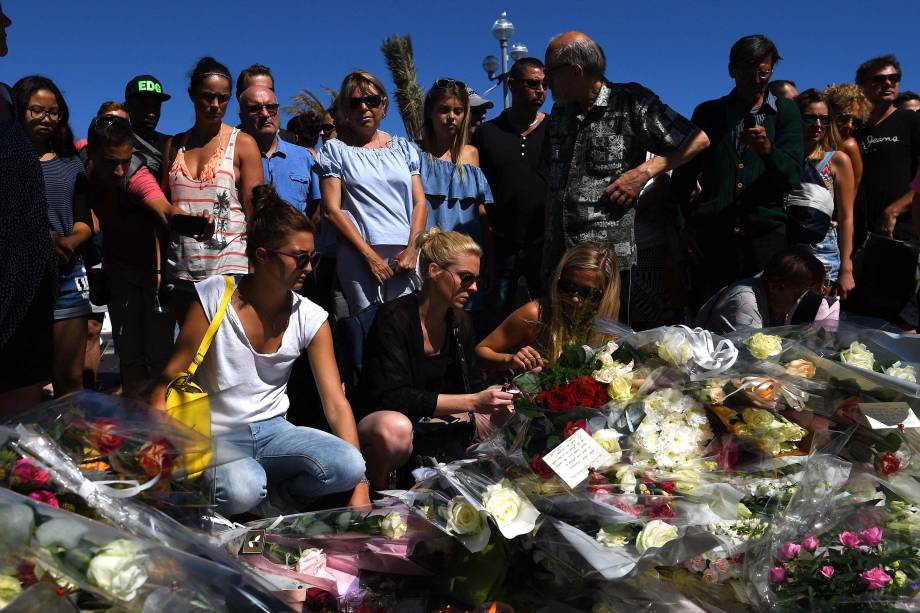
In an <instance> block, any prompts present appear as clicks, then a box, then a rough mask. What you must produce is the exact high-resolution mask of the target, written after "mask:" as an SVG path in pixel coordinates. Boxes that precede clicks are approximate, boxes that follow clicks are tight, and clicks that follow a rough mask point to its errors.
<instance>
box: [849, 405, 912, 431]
mask: <svg viewBox="0 0 920 613" xmlns="http://www.w3.org/2000/svg"><path fill="white" fill-rule="evenodd" d="M859 410H860V411H862V415H863V422H864V423H865V424H866V425H867V426H868V427H869V428H872V429H873V430H889V429H892V428H898V427H901V426H902V425H903V427H905V428H920V420H918V419H917V416H916V415H915V414H914V412H913V410H912V409H911V408H910V405H909V404H907V403H906V402H860V403H859Z"/></svg>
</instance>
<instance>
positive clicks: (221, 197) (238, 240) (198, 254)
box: [167, 128, 249, 281]
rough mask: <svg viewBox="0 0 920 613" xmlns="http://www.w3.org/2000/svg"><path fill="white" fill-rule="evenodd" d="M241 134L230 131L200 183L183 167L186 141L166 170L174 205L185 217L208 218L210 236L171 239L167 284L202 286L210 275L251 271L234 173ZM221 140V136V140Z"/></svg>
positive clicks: (243, 218) (243, 216) (204, 170)
mask: <svg viewBox="0 0 920 613" xmlns="http://www.w3.org/2000/svg"><path fill="white" fill-rule="evenodd" d="M239 133H240V131H239V129H237V128H233V131H232V132H231V133H230V136H229V139H228V140H227V142H226V145H223V146H222V147H218V150H217V151H216V152H215V154H214V157H213V158H212V159H211V160H210V161H209V162H208V164H206V165H205V166H204V168H202V169H201V171H200V176H199V178H198V179H194V178H191V177H190V174H191V173H189V171H188V168H187V167H186V165H185V139H183V143H182V146H181V147H180V148H179V151H178V152H177V153H176V160H175V162H174V163H173V165H172V168H170V170H169V188H170V193H171V195H172V202H173V204H175V205H176V206H177V207H179V208H181V209H183V210H184V211H186V212H187V213H188V214H189V215H198V214H200V213H201V212H202V211H208V212H209V213H211V215H212V216H213V217H214V235H213V236H212V237H211V238H210V239H208V240H206V241H198V240H195V239H194V238H192V237H190V236H181V235H173V239H172V243H171V245H170V253H169V262H168V265H167V276H168V278H170V279H183V280H185V281H200V280H202V279H206V278H207V277H210V276H213V275H236V274H246V273H248V272H249V260H248V259H247V258H246V216H245V214H244V213H243V206H242V204H240V198H239V194H238V193H237V189H236V176H235V174H234V172H233V152H234V149H235V147H236V138H237V136H238V135H239ZM185 138H187V135H186V137H185ZM223 139H224V136H223V134H222V135H221V141H223Z"/></svg>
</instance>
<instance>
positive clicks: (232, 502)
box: [214, 417, 364, 515]
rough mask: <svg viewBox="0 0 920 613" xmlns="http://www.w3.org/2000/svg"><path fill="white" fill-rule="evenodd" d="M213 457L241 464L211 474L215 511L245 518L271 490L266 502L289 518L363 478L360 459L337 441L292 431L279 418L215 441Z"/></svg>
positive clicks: (325, 434) (320, 434) (305, 430)
mask: <svg viewBox="0 0 920 613" xmlns="http://www.w3.org/2000/svg"><path fill="white" fill-rule="evenodd" d="M217 438H218V439H219V440H218V442H217V448H218V452H217V456H218V458H220V456H221V449H222V448H223V449H226V450H227V451H226V452H225V453H229V454H236V456H230V457H238V456H239V455H240V454H241V455H243V456H249V457H243V458H242V459H238V460H234V461H232V462H229V463H227V464H223V465H221V466H218V467H217V468H216V469H215V471H214V485H215V495H216V501H217V511H218V512H219V513H221V514H223V515H239V514H240V513H245V512H247V511H249V510H251V509H253V508H254V507H256V506H257V505H258V504H259V503H260V502H262V501H263V500H264V499H265V497H266V496H267V495H269V490H271V492H270V494H271V502H272V503H273V504H274V505H275V506H277V507H279V508H281V509H283V510H284V511H287V512H290V510H291V509H292V508H293V509H300V508H302V507H303V506H304V505H306V504H308V503H309V502H310V501H311V500H313V499H315V498H318V497H319V496H325V495H326V494H334V493H337V492H344V491H347V490H350V489H352V488H353V487H354V486H355V485H357V483H358V481H360V480H361V477H362V476H363V475H364V458H363V457H361V453H360V452H359V451H358V450H357V449H355V448H354V447H353V446H352V445H350V444H348V443H347V442H345V441H343V440H342V439H340V438H339V437H337V436H334V435H332V434H329V433H328V432H323V431H322V430H314V429H313V428H304V427H301V426H295V425H294V424H292V423H291V422H289V421H288V420H286V419H285V418H284V417H273V418H271V419H266V420H265V421H260V422H255V423H251V424H247V425H245V426H243V427H241V428H239V429H236V430H233V431H232V432H229V433H226V434H221V435H219V437H217Z"/></svg>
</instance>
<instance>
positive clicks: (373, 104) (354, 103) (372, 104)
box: [348, 94, 383, 110]
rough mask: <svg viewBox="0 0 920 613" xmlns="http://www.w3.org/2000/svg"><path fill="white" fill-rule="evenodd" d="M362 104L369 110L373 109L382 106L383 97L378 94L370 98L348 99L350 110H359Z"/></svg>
mask: <svg viewBox="0 0 920 613" xmlns="http://www.w3.org/2000/svg"><path fill="white" fill-rule="evenodd" d="M362 104H363V105H365V106H366V107H367V108H369V109H375V108H377V107H378V106H380V105H381V104H383V96H381V95H380V94H374V95H371V96H359V97H356V98H350V99H349V100H348V106H349V107H350V108H351V109H352V110H357V109H360V108H361V105H362Z"/></svg>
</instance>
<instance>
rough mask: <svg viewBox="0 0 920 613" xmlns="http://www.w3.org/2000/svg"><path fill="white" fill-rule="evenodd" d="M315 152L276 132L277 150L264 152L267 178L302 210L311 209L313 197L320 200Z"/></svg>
mask: <svg viewBox="0 0 920 613" xmlns="http://www.w3.org/2000/svg"><path fill="white" fill-rule="evenodd" d="M315 164H316V162H315V161H314V160H313V155H312V154H311V153H310V151H309V150H308V149H306V148H304V147H299V146H297V145H292V144H291V143H288V142H286V141H283V140H281V139H280V138H278V137H277V136H275V152H274V153H272V154H271V156H269V157H265V154H262V171H263V172H264V173H265V182H266V183H267V184H269V185H271V186H273V187H274V188H275V191H276V192H278V195H279V196H281V198H282V199H283V200H285V201H287V202H289V203H290V204H291V205H292V206H293V207H294V208H295V209H297V210H298V211H300V212H301V213H304V214H307V213H308V212H309V204H310V202H311V201H314V202H315V201H319V198H320V195H319V177H318V176H317V175H316V169H315V168H314V165H315Z"/></svg>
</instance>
